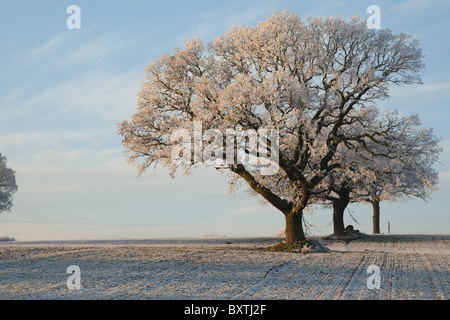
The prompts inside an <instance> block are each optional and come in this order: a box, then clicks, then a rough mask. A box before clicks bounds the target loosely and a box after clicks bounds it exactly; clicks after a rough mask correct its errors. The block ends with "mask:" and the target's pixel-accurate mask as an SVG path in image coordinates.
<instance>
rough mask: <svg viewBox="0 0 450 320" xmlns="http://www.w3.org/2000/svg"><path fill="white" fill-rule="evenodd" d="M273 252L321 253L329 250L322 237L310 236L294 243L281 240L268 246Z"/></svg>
mask: <svg viewBox="0 0 450 320" xmlns="http://www.w3.org/2000/svg"><path fill="white" fill-rule="evenodd" d="M268 251H271V252H293V253H303V254H307V253H321V252H329V251H330V249H328V248H327V247H326V246H325V244H324V243H323V241H322V239H319V238H308V239H305V240H302V241H298V242H295V243H293V244H289V243H285V242H281V243H277V244H275V245H273V246H271V247H269V248H268Z"/></svg>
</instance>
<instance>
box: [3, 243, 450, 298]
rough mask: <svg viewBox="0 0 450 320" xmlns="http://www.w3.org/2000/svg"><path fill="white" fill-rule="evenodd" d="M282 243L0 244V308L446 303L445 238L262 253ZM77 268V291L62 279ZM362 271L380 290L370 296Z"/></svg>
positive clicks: (448, 265)
mask: <svg viewBox="0 0 450 320" xmlns="http://www.w3.org/2000/svg"><path fill="white" fill-rule="evenodd" d="M280 240H281V238H244V239H235V238H209V239H206V238H199V239H160V240H118V241H72V242H34V243H33V242H4V243H0V299H3V300H5V299H195V300H197V299H212V300H216V299H221V300H222V299H231V300H233V299H239V300H241V299H245V300H250V299H264V300H266V299H276V300H280V299H296V300H297V299H446V300H448V299H450V235H377V236H374V235H371V236H368V237H367V238H363V239H360V240H357V241H352V242H350V243H345V242H343V241H325V245H326V246H327V247H328V248H329V249H331V251H330V252H328V253H313V254H306V255H305V254H301V253H279V252H268V251H265V250H263V249H262V248H265V247H267V246H269V245H272V244H275V243H277V242H280ZM71 265H77V266H79V268H80V279H81V289H79V290H77V289H71V290H70V289H68V287H67V279H68V278H69V277H70V276H71V274H68V273H66V271H67V268H68V267H69V266H71ZM370 265H376V266H378V267H379V268H380V271H381V273H380V279H381V283H380V286H381V287H380V289H376V288H375V289H369V288H368V286H367V282H368V279H369V277H371V273H367V269H368V267H369V266H370Z"/></svg>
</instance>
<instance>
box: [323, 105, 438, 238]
mask: <svg viewBox="0 0 450 320" xmlns="http://www.w3.org/2000/svg"><path fill="white" fill-rule="evenodd" d="M368 122H369V123H366V124H364V127H365V128H366V132H369V131H368V128H372V134H367V135H366V136H365V137H364V138H363V139H359V140H358V141H347V142H346V143H345V148H341V149H340V151H339V152H340V153H341V154H340V155H336V158H339V157H341V160H340V161H341V162H342V163H345V164H346V165H345V167H344V166H341V167H340V168H339V169H337V170H335V171H334V172H333V173H332V174H330V175H328V177H327V178H326V179H324V180H323V181H322V183H321V184H320V185H319V188H317V190H315V193H316V194H318V197H319V199H321V200H322V201H325V200H328V201H330V202H331V204H332V207H333V226H334V235H337V236H340V235H342V234H343V232H344V220H343V217H344V211H345V209H346V207H347V205H348V204H349V203H350V202H366V201H367V202H370V203H372V205H373V209H374V211H373V212H374V215H373V226H374V228H373V232H374V233H379V232H380V231H379V229H380V228H379V213H380V206H379V203H380V201H382V200H383V201H384V200H402V199H405V198H406V197H419V198H422V199H426V198H427V197H428V196H429V193H430V191H431V190H433V189H435V188H436V187H437V183H438V174H437V172H436V171H435V170H434V169H433V165H434V163H435V162H436V161H437V159H438V156H439V153H440V152H441V151H442V149H441V148H440V147H439V145H438V143H439V139H438V138H437V137H436V136H434V134H433V130H431V129H426V128H422V127H421V123H420V120H419V118H418V116H417V115H412V116H408V117H399V115H398V112H392V113H391V112H385V113H384V114H383V115H382V116H381V117H380V118H378V117H376V115H375V113H373V114H372V115H371V117H370V119H369V120H368ZM354 129H357V126H355V127H354Z"/></svg>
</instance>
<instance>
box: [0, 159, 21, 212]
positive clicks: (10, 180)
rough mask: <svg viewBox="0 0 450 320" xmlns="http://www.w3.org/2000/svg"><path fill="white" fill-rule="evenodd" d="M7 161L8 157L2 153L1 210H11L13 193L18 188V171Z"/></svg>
mask: <svg viewBox="0 0 450 320" xmlns="http://www.w3.org/2000/svg"><path fill="white" fill-rule="evenodd" d="M6 162H7V159H6V157H5V156H3V155H2V154H1V153H0V212H3V211H11V208H12V205H13V204H12V199H13V195H14V193H15V192H16V191H17V189H18V186H17V183H16V173H15V172H14V171H13V170H12V169H10V168H8V167H7V165H6Z"/></svg>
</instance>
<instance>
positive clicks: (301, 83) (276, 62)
mask: <svg viewBox="0 0 450 320" xmlns="http://www.w3.org/2000/svg"><path fill="white" fill-rule="evenodd" d="M421 59H422V53H421V50H420V48H419V45H418V42H417V41H416V40H415V39H412V38H411V37H410V36H407V35H405V34H402V33H401V34H393V33H392V32H391V31H390V30H375V29H368V28H367V26H366V23H365V21H361V20H360V19H359V18H358V17H355V18H353V19H351V20H350V21H348V22H347V21H345V20H343V19H340V18H329V19H322V18H308V19H307V21H303V20H302V19H301V18H300V17H299V16H298V15H296V14H292V13H289V12H287V11H284V12H282V13H276V14H274V15H272V16H271V17H269V18H268V19H267V20H265V21H261V22H260V23H259V24H258V25H257V26H254V27H247V26H235V27H232V28H231V29H230V30H229V31H228V32H226V34H225V35H223V36H218V37H217V38H216V39H215V40H214V41H212V42H211V43H210V44H209V45H208V46H207V47H205V46H204V44H203V43H202V42H201V41H200V40H199V39H196V38H194V39H193V40H190V41H187V42H186V46H185V47H184V48H182V49H177V50H176V52H175V53H173V54H171V55H162V56H161V58H160V59H159V60H158V61H153V62H151V63H150V64H149V65H148V67H147V75H146V81H145V82H144V83H143V85H142V91H141V92H140V94H139V98H138V108H137V111H136V113H135V114H134V115H133V116H132V119H131V120H125V121H123V122H122V123H120V124H119V131H118V132H119V134H120V135H122V136H123V144H124V147H125V150H126V152H127V153H128V154H129V161H131V162H132V163H133V164H135V165H137V166H138V167H139V172H140V173H142V172H143V171H145V169H146V168H148V167H150V166H151V165H156V164H160V165H163V166H166V167H169V168H170V169H171V174H175V172H176V169H177V168H183V169H184V170H185V172H190V169H191V167H192V166H195V165H196V164H198V163H199V162H198V161H194V160H195V155H196V150H195V148H194V150H193V151H192V153H193V154H194V156H193V157H192V158H193V161H190V162H188V163H186V162H177V161H173V159H172V155H173V150H174V148H180V142H179V140H178V139H172V138H173V137H171V134H172V133H173V132H174V131H178V132H179V130H180V129H183V130H184V131H182V132H184V133H187V132H191V133H193V135H194V136H195V122H197V121H198V122H201V124H202V129H203V130H215V131H214V132H217V131H218V132H221V133H222V134H223V135H225V132H226V130H227V129H233V130H237V129H238V128H240V129H243V130H255V131H257V130H260V129H265V130H274V129H277V130H278V131H279V136H278V138H279V140H278V141H277V142H278V143H276V141H273V140H272V139H270V138H268V139H266V144H267V146H268V147H273V146H278V149H279V150H278V151H279V152H278V165H279V167H278V171H277V172H276V173H275V174H272V175H263V174H261V172H260V171H258V170H252V168H251V167H249V166H247V165H245V164H242V163H239V162H238V161H234V160H235V156H230V154H231V153H228V152H223V150H224V145H222V144H221V142H220V141H219V143H216V142H217V141H215V142H214V143H213V144H212V145H213V146H212V147H211V144H208V145H207V146H204V147H205V148H207V147H208V148H212V149H214V154H215V155H216V156H217V155H218V156H219V158H222V159H224V160H225V162H226V166H222V170H224V169H228V170H229V173H230V184H231V186H234V185H236V182H237V181H244V182H245V183H246V184H248V186H249V187H250V188H251V189H252V190H253V191H254V192H256V193H257V194H259V195H260V196H261V197H262V198H263V199H264V200H266V201H267V202H269V203H270V204H272V205H273V206H274V207H275V208H277V209H278V210H279V211H281V212H282V213H283V215H284V217H285V222H286V242H287V243H294V242H297V241H301V240H304V239H305V234H304V230H303V211H304V209H305V208H306V206H307V205H308V203H310V202H311V201H310V200H311V194H312V192H313V190H314V189H315V188H316V187H317V186H318V184H319V183H321V181H322V180H323V179H325V178H326V177H327V176H328V175H329V174H330V173H331V172H333V171H334V170H336V169H338V168H339V167H340V166H342V165H343V164H342V163H340V162H338V161H334V160H335V159H334V158H335V154H336V152H337V150H338V148H340V146H341V145H343V144H345V143H346V142H347V141H356V140H358V139H360V138H361V137H363V136H364V135H365V134H366V132H365V131H364V130H363V131H355V130H351V127H352V126H354V125H355V124H359V123H361V117H363V116H364V115H365V114H366V111H365V108H366V107H367V106H369V105H372V104H374V103H376V101H377V100H379V99H385V98H387V97H388V87H389V85H390V84H393V83H395V84H412V83H420V82H421V80H420V77H419V75H418V72H419V71H420V69H421V68H422V62H421ZM265 138H267V137H265ZM183 143H184V145H183V146H184V147H186V148H180V149H182V150H184V151H185V150H191V149H189V147H190V146H191V145H190V144H189V143H188V142H186V141H185V140H183ZM227 147H228V145H227ZM176 150H177V152H176V153H175V154H178V150H179V149H176ZM209 150H211V149H209ZM197 151H198V150H197ZM245 152H250V151H249V150H248V149H245ZM236 153H237V151H236V152H235V153H234V155H235V154H236ZM250 153H251V152H250ZM259 155H260V153H253V156H256V157H259Z"/></svg>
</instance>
